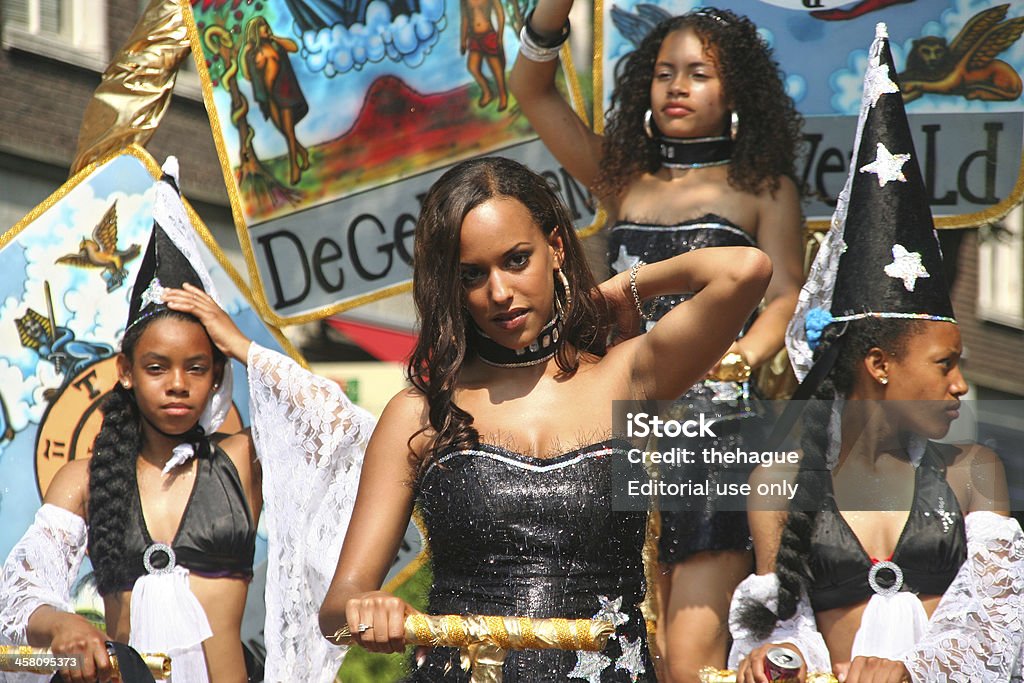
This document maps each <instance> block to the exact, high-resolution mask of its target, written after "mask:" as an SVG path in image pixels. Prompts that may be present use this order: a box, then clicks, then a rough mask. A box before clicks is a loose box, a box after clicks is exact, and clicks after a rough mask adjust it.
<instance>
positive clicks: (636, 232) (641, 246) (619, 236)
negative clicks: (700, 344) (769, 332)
mask: <svg viewBox="0 0 1024 683" xmlns="http://www.w3.org/2000/svg"><path fill="white" fill-rule="evenodd" d="M756 246H757V242H756V241H755V240H754V238H753V237H751V235H750V233H748V232H747V231H746V230H744V229H743V228H741V227H739V226H738V225H736V224H734V223H731V222H730V221H729V220H727V219H725V218H722V217H721V216H718V215H716V214H713V213H708V214H704V215H703V216H701V217H700V218H695V219H693V220H689V221H683V222H682V223H676V224H673V225H659V224H650V223H634V222H631V221H619V222H617V223H616V224H615V225H614V226H612V229H611V232H610V234H609V236H608V267H609V268H610V269H611V272H612V273H621V272H623V271H627V270H629V269H630V268H632V267H633V264H635V263H636V262H637V261H644V262H645V263H654V262H656V261H663V260H665V259H667V258H671V257H673V256H676V255H677V254H685V253H687V252H690V251H694V250H695V249H703V248H704V247H756ZM689 297H690V295H689V294H673V295H670V296H659V297H655V298H654V299H652V300H651V301H649V302H647V303H645V304H644V305H645V307H646V310H647V312H648V313H649V314H650V318H651V320H650V321H649V322H648V323H647V329H650V327H651V326H652V325H653V324H654V323H655V322H657V321H658V320H660V319H661V317H662V316H663V315H665V314H666V313H668V312H669V311H671V310H672V309H673V308H675V307H676V306H677V305H679V304H680V303H682V302H683V301H686V300H687V299H688V298H689ZM756 317H757V313H756V311H755V312H754V313H752V314H751V316H750V318H748V319H747V322H746V324H744V326H743V330H742V331H741V333H740V336H741V337H742V336H743V334H745V333H746V331H747V329H749V328H750V325H751V324H753V322H754V320H755V319H756ZM644 331H646V330H644ZM752 393H753V386H752V383H751V382H713V381H710V380H706V381H704V382H701V383H698V384H695V385H694V386H693V387H692V388H691V389H690V390H689V391H688V392H687V393H686V395H685V397H684V398H686V399H687V403H688V404H689V405H688V409H689V410H690V411H691V412H693V413H695V414H696V413H700V412H703V413H704V414H706V415H708V416H709V417H712V416H713V417H715V418H722V417H731V416H747V415H752V414H753V413H754V412H756V411H755V409H754V407H753V406H752V404H751V400H752V398H756V396H752Z"/></svg>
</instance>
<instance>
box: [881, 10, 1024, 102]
mask: <svg viewBox="0 0 1024 683" xmlns="http://www.w3.org/2000/svg"><path fill="white" fill-rule="evenodd" d="M1009 7H1010V6H1009V5H999V6H997V7H992V8H990V9H987V10H985V11H983V12H979V13H978V14H976V15H975V16H974V17H972V18H971V20H970V21H968V22H967V24H966V25H965V26H964V27H963V29H961V30H960V32H959V33H958V34H957V35H956V37H955V38H953V42H952V43H947V42H946V39H945V38H943V37H941V36H924V37H922V38H918V39H917V40H915V41H914V42H913V47H912V48H911V51H910V54H908V55H907V65H906V69H905V70H904V71H903V72H901V73H900V74H899V77H900V83H901V85H902V89H903V99H904V101H906V102H912V101H914V100H916V99H917V98H919V97H921V96H922V95H925V94H934V95H951V96H956V97H964V98H966V99H968V100H994V101H1008V102H1012V101H1014V100H1016V99H1017V98H1018V97H1020V95H1021V78H1020V75H1019V74H1018V73H1017V72H1016V71H1015V70H1014V68H1013V67H1012V66H1010V65H1009V64H1007V63H1006V62H1004V61H1002V60H1000V59H996V55H998V54H999V53H1000V52H1003V51H1005V50H1007V49H1008V48H1009V47H1010V46H1011V45H1013V44H1014V43H1015V42H1017V41H1018V40H1019V39H1020V36H1021V33H1024V17H1017V18H1014V19H1006V14H1007V10H1008V9H1009Z"/></svg>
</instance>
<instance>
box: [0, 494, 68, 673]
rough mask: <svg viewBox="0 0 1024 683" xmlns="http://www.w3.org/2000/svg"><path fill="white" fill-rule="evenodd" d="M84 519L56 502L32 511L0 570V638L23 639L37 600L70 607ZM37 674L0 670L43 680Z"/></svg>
mask: <svg viewBox="0 0 1024 683" xmlns="http://www.w3.org/2000/svg"><path fill="white" fill-rule="evenodd" d="M85 541H86V530H85V520H83V519H82V518H81V517H79V516H78V515H76V514H75V513H73V512H71V511H69V510H65V509H64V508H61V507H58V506H56V505H51V504H46V505H43V506H42V507H41V508H39V510H37V511H36V517H35V521H33V523H32V526H30V527H29V528H28V531H26V532H25V535H24V536H22V537H21V540H20V541H18V543H17V544H16V545H15V546H14V548H13V549H12V550H11V553H10V554H9V555H8V556H7V560H6V561H5V562H4V566H3V570H2V572H0V642H3V643H5V644H8V645H24V644H26V643H28V634H27V630H28V620H29V617H31V616H32V613H33V612H35V611H36V610H37V609H39V608H40V607H42V606H43V605H49V606H50V607H53V608H54V609H58V610H63V611H65V612H70V611H71V610H72V606H71V587H72V585H73V584H74V582H75V579H76V578H77V577H78V570H79V568H80V567H81V565H82V558H83V557H84V556H85ZM48 680H50V676H48V675H43V674H24V673H23V674H16V673H7V674H5V673H0V681H12V682H13V681H18V682H19V683H28V682H29V681H33V682H35V681H48Z"/></svg>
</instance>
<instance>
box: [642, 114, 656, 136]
mask: <svg viewBox="0 0 1024 683" xmlns="http://www.w3.org/2000/svg"><path fill="white" fill-rule="evenodd" d="M651 116H652V114H651V110H650V109H648V110H647V111H645V112H644V134H645V135H647V137H648V139H651V140H653V139H654V130H653V128H652V127H651Z"/></svg>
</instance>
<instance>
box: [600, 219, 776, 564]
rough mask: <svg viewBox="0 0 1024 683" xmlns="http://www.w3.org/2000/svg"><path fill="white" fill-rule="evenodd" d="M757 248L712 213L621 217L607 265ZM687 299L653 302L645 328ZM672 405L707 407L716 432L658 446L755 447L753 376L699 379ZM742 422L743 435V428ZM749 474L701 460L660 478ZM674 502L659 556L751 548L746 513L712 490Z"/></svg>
mask: <svg viewBox="0 0 1024 683" xmlns="http://www.w3.org/2000/svg"><path fill="white" fill-rule="evenodd" d="M756 246H757V243H756V242H755V241H754V238H753V237H751V236H750V233H748V232H746V231H745V230H743V229H742V228H740V227H739V226H737V225H735V224H733V223H730V222H729V221H728V220H726V219H724V218H722V217H720V216H717V215H715V214H706V215H704V216H702V217H700V218H697V219H694V220H691V221H686V222H683V223H678V224H675V225H652V224H644V223H633V222H628V221H620V222H618V223H616V224H615V225H614V226H613V227H612V229H611V233H610V235H609V238H608V265H609V267H610V268H611V270H612V272H613V273H620V272H623V271H627V270H629V269H630V268H631V267H632V266H633V264H634V263H636V262H637V261H644V262H646V263H654V262H656V261H662V260H664V259H667V258H671V257H672V256H676V255H677V254H683V253H686V252H689V251H693V250H695V249H701V248H704V247H756ZM687 298H689V297H688V296H687V295H685V294H683V295H673V296H661V297H656V298H655V299H653V300H652V301H650V302H649V303H648V304H647V307H648V308H647V310H648V312H649V313H650V315H651V318H652V319H653V321H650V322H648V323H647V329H650V328H651V327H652V326H653V325H654V324H655V323H656V322H657V321H658V320H659V319H660V318H661V317H662V316H663V315H665V314H666V313H667V312H668V311H670V310H672V308H674V307H675V306H676V305H677V304H679V303H681V302H683V301H685V300H686V299H687ZM755 317H756V314H755V315H752V316H751V317H750V319H749V320H747V323H746V324H745V325H744V328H743V331H742V332H741V333H740V336H742V335H743V333H745V332H746V330H747V329H748V328H749V327H750V325H751V324H752V323H753V322H754V318H755ZM644 331H646V330H644ZM666 362H673V359H666ZM674 410H676V411H677V413H678V414H676V415H673V416H672V417H674V418H675V419H689V418H690V417H692V416H696V415H697V414H698V413H703V414H704V415H705V416H706V417H707V418H708V419H709V420H714V421H715V423H716V426H715V428H714V431H715V433H716V434H717V438H714V439H711V438H708V437H705V438H703V439H701V438H689V439H683V438H681V439H679V441H678V443H675V442H672V443H665V442H663V443H661V444H659V445H658V449H659V450H662V449H666V448H671V447H674V446H678V447H680V448H688V449H690V450H692V451H695V452H696V453H698V454H700V453H701V451H702V450H703V449H704V448H715V449H717V450H719V451H723V450H735V448H737V447H741V446H744V444H745V447H746V449H747V450H756V449H752V448H751V440H750V435H751V433H752V431H753V430H752V429H751V427H752V425H753V424H754V423H753V421H746V418H751V417H756V416H757V413H758V411H757V396H756V395H755V394H754V391H753V386H752V384H751V383H750V382H714V381H710V380H705V381H703V382H698V383H697V384H695V385H694V386H693V387H692V388H691V389H690V390H689V391H687V392H686V394H684V395H683V396H682V397H681V398H680V399H679V400H678V401H677V403H676V405H675V406H674ZM741 427H742V428H743V430H744V433H743V438H741V435H740V433H739V432H740V428H741ZM758 445H760V443H758ZM747 474H748V472H745V471H744V472H739V471H726V470H724V469H722V468H714V467H705V466H702V465H699V464H695V465H689V466H686V467H685V468H684V467H670V468H663V469H662V479H663V480H665V481H666V482H677V483H683V482H684V481H694V482H703V481H707V482H709V483H710V485H711V488H712V490H714V488H715V484H716V483H718V482H724V481H729V482H736V481H744V482H745V481H746V476H747ZM670 505H672V506H674V507H675V508H676V509H666V506H662V509H661V535H660V536H659V539H658V558H659V560H660V561H661V562H664V563H667V564H672V563H677V562H682V561H684V560H686V559H687V558H688V557H690V556H692V555H693V554H695V553H698V552H702V551H706V550H749V549H750V548H751V546H752V544H751V540H750V529H749V527H748V526H747V515H746V512H744V511H741V510H736V509H735V505H734V506H733V509H731V510H719V505H720V504H719V501H718V500H716V498H715V497H714V495H709V496H700V497H693V498H687V499H672V500H671V501H670Z"/></svg>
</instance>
